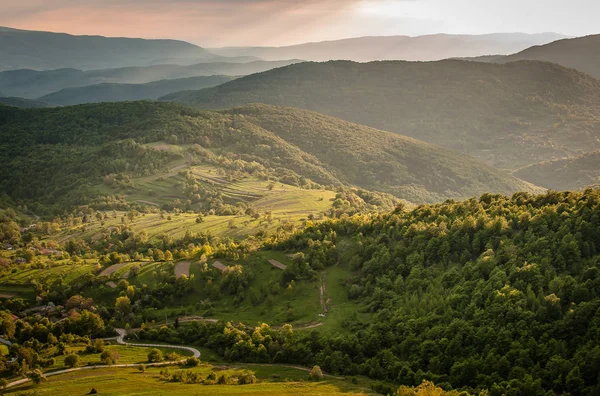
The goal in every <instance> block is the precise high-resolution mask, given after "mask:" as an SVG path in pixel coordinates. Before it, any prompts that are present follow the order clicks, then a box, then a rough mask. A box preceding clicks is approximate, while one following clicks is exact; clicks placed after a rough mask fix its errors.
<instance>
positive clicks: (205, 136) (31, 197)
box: [0, 102, 541, 214]
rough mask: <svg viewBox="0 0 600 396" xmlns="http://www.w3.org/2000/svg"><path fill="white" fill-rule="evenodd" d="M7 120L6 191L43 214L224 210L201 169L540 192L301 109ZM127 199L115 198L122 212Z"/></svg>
mask: <svg viewBox="0 0 600 396" xmlns="http://www.w3.org/2000/svg"><path fill="white" fill-rule="evenodd" d="M0 120H1V122H0V136H1V142H2V144H1V146H0V160H1V162H2V163H3V170H4V171H3V172H2V175H1V176H0V187H1V189H2V191H5V192H6V193H7V194H8V196H9V198H10V199H12V200H14V201H17V202H21V203H23V204H26V205H27V206H28V207H29V209H31V210H33V211H34V212H35V213H39V214H42V213H48V212H52V211H57V210H59V211H60V210H61V208H62V209H64V208H65V207H69V206H70V207H72V206H74V205H87V204H89V203H90V202H91V201H93V200H94V198H96V197H98V196H100V195H107V194H109V193H110V190H107V188H109V189H110V188H112V189H115V190H113V191H114V192H113V193H117V192H119V191H120V190H124V191H128V192H127V194H133V192H135V191H137V190H140V189H141V191H146V193H147V194H150V193H151V191H149V190H155V191H154V194H155V195H160V194H165V196H166V197H169V198H179V197H178V196H177V194H176V193H171V194H169V192H171V191H173V190H175V191H179V192H180V193H182V194H184V197H185V198H186V199H185V201H182V202H181V203H180V206H181V208H182V209H183V208H185V209H191V208H196V209H197V210H198V209H204V210H208V209H210V208H213V209H214V208H215V207H220V203H221V202H223V197H222V195H223V194H222V193H219V192H214V191H213V192H211V191H210V188H205V187H202V186H198V185H197V184H198V178H197V177H195V176H194V171H193V170H192V171H191V172H186V167H188V166H195V165H201V164H206V165H213V166H216V167H218V168H223V169H224V170H227V171H228V174H229V175H230V176H228V177H232V178H235V176H236V172H237V173H239V174H240V175H250V176H254V177H256V178H262V179H264V180H267V179H271V180H274V181H279V182H281V183H284V184H287V185H292V186H297V187H301V188H305V189H306V188H323V186H330V187H329V188H330V189H331V188H335V187H341V186H350V187H351V186H358V187H361V188H363V189H371V190H375V191H382V192H386V193H391V194H393V195H395V196H396V197H398V198H403V199H406V200H409V201H412V202H434V201H441V200H444V199H447V198H461V197H466V196H469V195H473V194H481V193H483V192H486V191H493V192H499V193H512V192H515V191H541V190H540V189H538V188H536V187H533V186H532V185H530V184H527V183H525V182H523V181H521V180H519V179H516V178H514V177H512V176H510V175H508V174H506V173H504V172H501V171H498V170H495V169H492V168H489V167H487V166H484V165H482V164H480V163H478V162H477V161H475V160H473V159H471V158H469V157H467V156H465V155H462V154H459V153H456V152H453V151H449V150H446V149H442V148H439V147H436V146H432V145H429V144H426V143H423V142H419V141H416V140H413V139H409V138H405V137H402V136H399V135H397V134H393V133H389V132H383V131H377V130H374V129H371V128H368V127H363V126H359V125H355V124H350V123H347V122H345V121H341V120H339V119H335V118H331V117H327V116H322V115H319V114H316V113H311V112H307V111H301V110H295V109H285V108H272V107H268V106H256V105H255V106H248V107H245V108H240V109H233V110H227V111H222V112H214V111H213V112H210V111H209V112H207V111H199V110H195V109H192V108H188V107H183V106H180V105H176V104H170V103H161V102H127V103H115V104H109V103H106V104H93V105H81V106H73V107H65V108H51V109H30V110H19V109H14V108H6V107H5V108H2V109H1V111H0ZM365 136H369V139H368V140H365V139H364V137H365ZM180 171H182V172H181V175H180V174H179V173H180ZM223 172H224V173H223V174H224V175H225V176H227V173H225V171H223ZM150 176H152V177H153V178H154V179H156V180H155V181H152V180H149V177H150ZM173 176H177V177H180V180H175V181H174V182H173V183H174V185H175V189H173V187H171V186H170V185H169V184H167V185H164V183H163V181H162V180H165V179H166V178H167V177H173ZM219 177H220V176H219ZM138 178H142V179H138ZM160 178H162V179H160ZM209 179H210V178H209ZM213 179H214V177H213ZM186 180H187V181H189V183H191V184H189V185H188V182H187V181H186ZM209 181H210V180H209ZM177 182H179V184H177ZM213 182H214V180H213ZM144 183H145V184H147V185H148V186H147V188H146V190H144V188H145V187H140V186H142V185H143V184H144ZM148 183H149V184H148ZM153 183H158V184H156V185H153ZM161 183H163V184H162V185H161ZM94 186H104V187H103V188H102V189H100V190H99V189H98V188H96V187H94ZM160 189H163V190H164V191H165V192H164V193H160V191H159V190H160ZM215 194H216V195H215ZM173 195H175V196H173ZM148 196H150V195H148ZM137 199H138V200H139V199H140V197H139V195H138V196H137ZM119 200H120V199H119V198H118V197H117V198H115V197H113V198H111V199H110V201H111V202H112V205H113V206H115V205H117V206H118V201H119ZM188 200H189V201H190V202H187V201H188ZM215 200H216V201H215ZM365 200H366V201H372V202H373V203H374V204H376V205H379V204H380V203H381V202H382V201H381V198H377V197H375V196H371V197H365ZM384 200H385V199H384ZM150 201H152V200H151V199H150ZM192 201H193V202H192ZM98 204H99V203H98ZM340 204H341V203H340ZM342 206H343V205H342Z"/></svg>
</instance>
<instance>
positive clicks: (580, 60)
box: [495, 35, 600, 79]
mask: <svg viewBox="0 0 600 396" xmlns="http://www.w3.org/2000/svg"><path fill="white" fill-rule="evenodd" d="M519 60H540V61H547V62H552V63H557V64H559V65H563V66H566V67H571V68H574V69H577V70H580V71H582V72H585V73H588V74H590V75H591V76H593V77H596V78H599V79H600V35H592V36H586V37H578V38H573V39H565V40H559V41H555V42H553V43H550V44H546V45H540V46H534V47H531V48H528V49H525V50H524V51H521V52H519V53H517V54H514V55H510V56H505V57H501V58H500V59H496V60H495V62H498V63H507V62H514V61H519Z"/></svg>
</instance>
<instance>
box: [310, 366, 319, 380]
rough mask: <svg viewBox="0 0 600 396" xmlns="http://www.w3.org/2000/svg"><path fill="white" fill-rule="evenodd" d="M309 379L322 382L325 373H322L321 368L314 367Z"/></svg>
mask: <svg viewBox="0 0 600 396" xmlns="http://www.w3.org/2000/svg"><path fill="white" fill-rule="evenodd" d="M308 378H310V379H311V380H312V381H321V380H322V379H323V372H322V371H321V367H319V366H313V368H312V369H311V370H310V373H309V374H308Z"/></svg>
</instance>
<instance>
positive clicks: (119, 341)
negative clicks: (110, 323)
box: [6, 329, 200, 388]
mask: <svg viewBox="0 0 600 396" xmlns="http://www.w3.org/2000/svg"><path fill="white" fill-rule="evenodd" d="M115 330H116V331H117V334H119V335H118V336H117V337H113V338H107V339H112V340H116V341H117V344H121V345H127V346H134V347H144V348H148V347H150V348H169V349H183V350H186V351H190V352H192V353H193V354H194V357H196V358H199V357H200V351H199V350H197V349H196V348H192V347H188V346H181V345H163V344H132V343H130V342H126V341H125V340H124V338H125V335H126V334H127V332H126V331H125V329H115ZM186 359H187V358H184V359H181V360H177V361H172V362H158V363H129V364H113V365H112V366H108V365H97V366H83V367H73V368H70V369H64V370H58V371H52V372H49V373H44V375H45V376H46V377H51V376H54V375H60V374H66V373H71V372H73V371H79V370H93V369H99V368H105V367H138V366H146V367H152V366H168V365H174V364H181V363H185V361H186ZM29 381H30V379H29V378H23V379H20V380H17V381H13V382H11V383H9V384H8V385H6V388H11V387H13V386H17V385H22V384H24V383H26V382H29Z"/></svg>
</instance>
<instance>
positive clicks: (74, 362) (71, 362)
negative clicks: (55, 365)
mask: <svg viewBox="0 0 600 396" xmlns="http://www.w3.org/2000/svg"><path fill="white" fill-rule="evenodd" d="M80 364H81V358H80V357H79V355H76V354H74V353H72V354H70V355H67V356H66V357H65V366H67V367H78V366H79V365H80Z"/></svg>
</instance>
